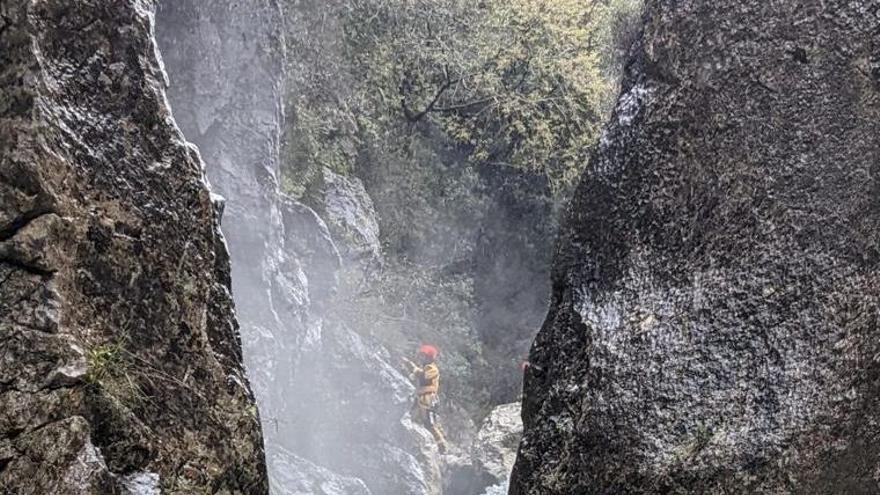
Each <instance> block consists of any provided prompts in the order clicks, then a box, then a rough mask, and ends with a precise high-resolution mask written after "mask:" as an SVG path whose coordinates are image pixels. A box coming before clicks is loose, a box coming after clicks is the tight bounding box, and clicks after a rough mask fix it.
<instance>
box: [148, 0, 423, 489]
mask: <svg viewBox="0 0 880 495" xmlns="http://www.w3.org/2000/svg"><path fill="white" fill-rule="evenodd" d="M157 19H158V21H157V22H158V24H157V36H158V39H159V42H160V46H161V48H162V54H163V58H164V60H165V63H166V66H167V67H168V72H169V75H170V84H171V86H170V89H169V95H170V100H171V103H172V107H173V109H174V115H175V117H176V118H177V120H178V122H179V123H180V125H181V128H182V129H183V132H184V134H185V135H186V137H187V138H188V139H190V140H192V141H193V142H194V143H196V144H197V145H198V147H199V149H200V150H201V152H202V154H203V156H204V158H205V162H206V166H207V169H208V176H209V178H210V180H211V184H212V186H213V187H214V188H215V189H216V190H217V192H218V193H219V194H221V195H222V196H223V197H224V198H225V201H226V206H225V214H224V221H223V230H224V232H225V233H226V234H227V236H228V239H229V245H230V252H231V257H232V267H233V270H232V281H233V282H232V283H233V292H234V295H235V300H236V306H237V308H238V312H239V318H240V321H241V324H242V336H243V341H244V351H245V352H244V355H245V361H246V363H247V365H248V369H249V370H250V374H251V378H252V381H253V383H254V389H255V392H256V394H257V397H258V399H259V404H260V411H261V417H262V419H263V428H264V431H266V432H267V435H266V438H267V442H266V451H267V455H268V458H269V474H270V478H271V480H272V482H273V491H274V492H276V493H279V494H284V493H296V494H300V493H322V492H320V491H317V490H318V487H320V490H323V491H324V492H326V493H327V495H330V494H334V493H353V494H356V493H361V492H363V493H368V492H365V491H364V490H369V491H371V492H372V493H374V494H385V493H395V494H397V493H399V494H414V495H419V494H435V493H437V492H438V490H439V481H438V474H437V473H438V471H439V468H438V467H437V460H436V455H437V454H436V450H433V449H432V448H431V447H429V446H430V445H432V442H431V440H430V436H429V435H428V434H427V432H426V431H424V429H423V428H421V427H419V426H416V425H414V424H412V422H410V421H408V419H407V417H406V416H405V414H406V411H407V410H408V406H409V401H410V398H411V395H412V393H413V390H412V386H411V385H410V384H409V383H408V382H407V381H406V379H405V378H404V377H403V376H402V375H401V374H400V373H399V372H398V371H397V370H396V369H395V368H394V367H392V366H390V365H389V364H388V363H389V361H390V357H389V356H388V354H387V352H386V351H384V350H383V349H382V347H381V346H380V345H378V344H377V343H375V342H373V341H372V340H369V339H365V338H364V337H362V336H360V335H359V334H358V333H357V332H355V331H353V330H351V329H350V328H349V327H347V326H346V325H345V324H343V323H342V322H340V321H338V320H339V318H337V317H336V315H335V312H336V309H334V308H331V307H329V305H328V304H329V302H330V301H331V300H332V297H331V296H332V295H333V294H334V292H335V291H336V287H337V280H338V278H339V272H340V269H341V268H342V269H344V267H343V265H342V262H341V259H340V253H339V251H340V250H337V248H336V244H335V243H334V238H333V237H332V236H331V232H333V234H334V235H336V236H337V238H336V240H343V241H345V243H341V244H340V245H341V246H342V249H341V251H342V254H343V257H344V259H345V260H346V261H347V262H351V263H354V262H358V261H359V260H360V255H356V256H349V254H352V253H354V252H355V251H357V250H358V249H360V248H361V247H363V248H364V249H365V250H366V251H368V252H367V253H366V254H365V255H366V256H367V257H375V256H376V255H378V240H377V237H376V236H377V229H378V227H376V226H375V223H376V222H375V218H373V217H372V206H371V205H370V201H369V197H368V196H366V193H365V192H364V191H363V187H361V186H359V184H357V183H354V182H352V181H349V180H347V179H344V178H342V177H337V178H336V179H335V180H334V181H333V182H332V183H329V184H330V186H328V187H329V189H328V190H327V197H328V198H329V199H328V202H327V204H326V209H327V210H328V212H330V214H328V218H329V219H330V220H331V222H330V225H331V229H328V227H327V225H326V224H325V223H324V221H323V220H322V219H321V218H320V217H319V216H318V215H317V214H316V213H315V211H313V210H311V209H310V208H308V207H306V206H304V205H302V204H301V203H299V202H297V201H296V200H294V199H292V198H290V197H287V196H285V195H283V194H281V193H280V191H279V184H278V175H279V165H278V162H279V156H278V136H279V132H280V131H279V130H280V128H281V122H282V118H283V115H282V113H283V112H282V111H281V108H282V107H281V105H280V102H279V94H280V91H281V88H280V86H281V81H282V79H283V77H282V70H283V66H284V52H283V43H282V41H283V40H282V39H281V38H282V30H281V26H282V13H281V10H280V9H279V6H278V4H277V3H276V2H275V1H273V0H248V1H244V2H242V1H233V0H198V1H197V0H173V1H172V0H169V1H167V2H160V8H159V10H158V12H157ZM331 186H332V187H331ZM349 221H351V222H354V223H353V224H350V223H349ZM349 227H352V228H353V231H354V232H355V234H356V235H355V236H354V237H348V236H347V235H346V236H340V233H343V230H341V229H348V228H349ZM333 229H336V230H333ZM344 232H349V231H348V230H344ZM358 236H361V237H358ZM371 236H372V237H371ZM352 239H355V240H356V241H358V242H360V241H363V244H362V245H359V244H349V241H350V240H352ZM352 246H358V247H354V248H353V247H352ZM294 469H296V470H301V471H300V472H296V473H294V472H291V470H294Z"/></svg>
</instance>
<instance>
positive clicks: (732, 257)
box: [510, 0, 880, 495]
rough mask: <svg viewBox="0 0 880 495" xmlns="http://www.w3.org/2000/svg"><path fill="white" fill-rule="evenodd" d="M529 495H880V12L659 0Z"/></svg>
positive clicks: (626, 97)
mask: <svg viewBox="0 0 880 495" xmlns="http://www.w3.org/2000/svg"><path fill="white" fill-rule="evenodd" d="M645 21H646V24H645V29H644V35H643V38H642V40H641V42H640V45H639V46H638V47H637V48H636V49H635V53H634V56H633V58H632V59H631V60H630V63H629V66H628V68H627V74H626V77H625V81H624V88H623V93H622V95H621V97H620V100H619V102H618V104H617V108H616V111H615V115H614V117H613V120H612V122H611V123H610V125H609V126H608V128H607V131H606V133H605V135H604V137H603V139H602V141H601V145H600V148H599V150H598V151H597V153H596V154H595V156H594V158H593V161H592V164H591V166H590V167H589V170H588V172H587V173H586V175H585V177H584V178H583V182H582V183H581V185H580V188H579V190H578V192H577V194H576V197H575V199H574V201H573V203H572V204H571V206H570V210H569V212H568V217H567V220H566V221H565V229H564V232H563V234H562V238H561V242H560V246H559V252H558V254H557V257H556V261H555V274H554V294H553V301H552V308H551V311H550V314H549V316H548V319H547V321H546V323H545V324H544V327H543V329H542V330H541V333H540V335H539V336H538V338H537V340H536V341H535V343H534V346H533V349H532V353H531V360H532V363H533V366H531V367H530V368H529V371H528V373H527V377H526V388H525V402H524V411H523V417H524V420H525V437H524V439H523V441H522V444H521V448H520V453H519V458H518V461H517V466H516V469H515V473H514V477H513V483H512V487H511V490H510V493H511V494H542V495H547V494H570V493H584V494H586V493H865V494H867V493H877V492H878V490H880V447H878V446H880V443H878V440H880V422H878V420H880V417H878V411H880V357H878V356H880V339H878V330H877V329H878V303H880V291H878V287H880V285H878V282H880V280H878V272H877V266H878V265H877V263H878V261H880V252H878V243H877V238H878V225H880V223H878V222H880V203H878V197H880V196H878V192H880V188H878V183H877V176H878V172H880V169H878V164H880V65H878V61H880V32H878V31H877V26H878V24H880V8H878V5H877V4H876V3H871V2H858V1H856V2H820V1H818V0H817V1H806V2H790V3H778V2H777V3H773V2H758V1H750V2H740V1H733V0H721V1H704V0H691V1H660V0H655V1H651V2H649V5H648V7H647V13H646V15H645Z"/></svg>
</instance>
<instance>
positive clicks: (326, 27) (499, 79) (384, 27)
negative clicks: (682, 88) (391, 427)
mask: <svg viewBox="0 0 880 495" xmlns="http://www.w3.org/2000/svg"><path fill="white" fill-rule="evenodd" d="M290 6H291V7H292V8H290V9H289V12H290V14H289V29H288V39H289V43H290V51H291V52H292V53H291V55H292V56H291V57H290V58H291V60H294V61H295V62H294V63H295V64H296V65H295V66H294V67H290V68H289V70H288V71H287V72H288V74H290V80H289V81H288V83H289V84H288V91H289V95H290V96H289V101H288V109H289V113H290V115H289V117H290V118H289V122H290V125H289V126H288V128H287V133H286V135H285V162H286V164H285V165H286V168H285V175H284V184H285V188H286V190H287V191H288V192H289V193H291V194H293V195H294V196H297V197H299V198H301V199H303V200H304V201H305V202H306V203H309V204H311V205H312V206H315V207H317V208H319V209H320V205H321V199H320V194H321V193H320V191H321V183H322V170H323V169H324V168H327V169H330V170H332V171H334V172H336V173H340V174H343V175H351V176H356V177H358V178H360V179H361V180H363V182H364V183H365V185H366V187H367V190H368V192H369V193H370V195H371V196H372V198H373V200H374V201H375V204H376V210H377V213H378V216H379V222H380V227H381V234H382V242H383V251H384V254H385V257H386V265H385V269H384V270H382V271H381V272H380V273H376V274H374V275H373V277H372V278H370V279H369V280H362V279H357V284H348V286H347V287H345V290H344V291H343V294H342V295H341V297H343V298H344V299H345V301H346V303H347V304H345V305H344V306H345V311H346V312H348V313H350V314H352V316H350V319H352V320H354V318H355V317H354V316H353V315H354V314H358V315H360V316H364V315H370V317H369V318H363V317H361V318H357V320H358V321H361V322H363V321H368V322H370V323H368V324H366V325H367V326H368V327H369V328H362V329H361V330H362V331H365V332H366V333H371V334H373V335H375V336H377V337H378V338H380V339H381V340H383V341H384V342H386V344H388V345H389V347H391V348H392V349H395V350H398V351H400V352H404V350H406V349H409V347H410V345H411V343H412V342H415V341H418V340H432V341H434V342H438V343H439V344H440V345H441V346H443V348H444V350H445V351H446V352H445V366H446V367H447V369H449V370H450V377H449V378H450V380H449V382H448V383H449V385H450V386H449V389H448V391H449V394H450V395H452V396H453V400H454V399H455V396H456V395H458V396H461V397H468V398H469V400H467V401H461V402H462V403H466V404H468V405H469V406H473V407H474V408H476V410H475V411H472V412H478V410H479V409H480V407H481V405H484V404H486V403H487V402H497V401H503V400H510V399H512V398H513V397H514V396H515V395H516V393H517V391H518V382H517V381H516V380H515V379H509V377H512V376H518V369H517V368H516V366H517V363H518V360H519V359H521V358H522V356H524V353H525V350H526V349H527V345H528V341H529V339H530V338H531V336H532V335H533V334H534V332H535V331H536V330H537V325H538V324H539V322H540V319H541V317H542V316H543V311H544V310H545V304H544V303H545V301H544V300H543V298H544V297H546V295H547V294H546V292H547V291H546V289H545V287H544V285H543V284H544V283H546V278H547V277H546V272H547V270H548V267H549V256H548V253H550V252H551V249H550V244H551V242H552V237H553V234H554V232H555V216H556V215H555V211H556V206H557V205H558V204H560V202H561V201H562V200H563V199H564V198H565V197H566V195H567V194H568V192H569V191H570V190H571V187H572V185H573V182H574V180H575V178H576V177H578V176H579V175H580V172H581V170H582V169H583V167H584V166H585V165H586V162H587V154H588V152H589V149H590V147H591V146H592V145H593V143H595V142H596V140H597V138H598V132H599V129H600V126H601V123H602V120H603V118H604V116H605V115H607V113H608V111H609V110H610V108H609V107H610V104H611V102H612V101H613V97H614V93H615V92H616V87H617V79H618V76H619V67H618V65H619V60H620V57H621V55H622V53H623V52H624V51H625V49H626V48H627V46H628V41H629V39H630V37H631V36H632V34H633V31H634V29H635V28H634V26H635V25H636V22H635V20H636V17H637V15H638V8H639V2H637V1H636V0H587V1H584V0H480V1H474V0H448V1H443V2H436V1H433V0H332V1H327V0H301V1H295V0H290ZM493 252H494V253H496V254H504V256H505V257H506V258H509V259H515V260H516V263H515V264H514V265H510V266H494V268H493V267H489V266H488V265H489V264H490V262H491V261H492V259H493V256H492V255H493ZM492 270H494V272H495V273H491V272H492ZM533 279H543V280H537V281H536V280H533ZM498 286H501V287H500V289H499V287H498ZM505 290H506V292H505ZM523 292H530V293H529V294H526V296H522V294H521V293H523ZM538 295H540V297H539V296H538ZM511 299H519V300H520V301H522V302H523V304H520V306H522V307H518V308H511V314H501V315H494V316H486V315H487V314H490V313H491V312H490V311H487V310H486V306H487V305H488V304H490V303H491V304H505V303H507V304H511ZM499 332H500V333H503V334H504V335H498V333H499ZM486 346H490V347H492V349H484V347H486ZM499 375H504V376H505V377H508V378H501V377H499ZM477 376H479V377H483V378H479V379H478V378H476V377H477ZM499 381H500V382H504V383H505V385H504V386H503V387H502V388H503V392H501V393H499V392H497V391H493V390H489V384H490V383H495V382H499Z"/></svg>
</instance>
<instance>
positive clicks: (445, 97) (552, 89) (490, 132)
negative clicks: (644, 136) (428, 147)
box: [344, 0, 638, 191]
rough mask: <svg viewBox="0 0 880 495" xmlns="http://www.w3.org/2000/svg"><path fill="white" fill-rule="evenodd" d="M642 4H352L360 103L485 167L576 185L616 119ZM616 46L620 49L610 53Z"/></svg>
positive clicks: (588, 0)
mask: <svg viewBox="0 0 880 495" xmlns="http://www.w3.org/2000/svg"><path fill="white" fill-rule="evenodd" d="M637 8H638V3H637V2H636V1H635V0H482V1H473V0H450V1H445V2H436V1H433V0H350V1H349V2H347V10H346V14H345V15H346V17H345V21H344V26H345V29H346V33H347V39H348V43H347V44H348V45H349V46H350V47H353V48H352V50H351V51H350V52H349V55H350V56H351V57H352V58H353V60H354V64H353V65H354V67H356V68H359V69H360V73H359V74H358V76H359V77H358V79H359V80H361V81H362V84H361V85H360V87H359V97H358V98H359V99H360V100H361V101H364V102H369V104H368V105H366V106H367V107H369V108H372V109H374V110H376V111H377V112H376V113H374V114H373V115H372V119H373V120H374V122H378V123H379V127H380V128H384V127H385V126H387V125H393V123H394V121H395V120H396V119H400V118H401V117H403V118H405V119H406V120H407V121H409V122H419V121H422V120H427V121H430V123H432V124H434V125H437V126H439V127H440V128H441V129H442V130H443V131H444V132H445V134H446V135H448V136H449V137H451V138H453V139H455V140H456V141H457V142H458V143H459V144H460V145H462V146H463V147H464V148H465V149H466V150H467V152H468V156H469V158H470V160H471V162H473V163H477V164H482V165H495V166H514V167H520V168H525V169H529V170H540V171H543V172H545V173H546V174H547V175H548V177H549V178H550V180H551V182H552V184H553V186H554V190H556V191H564V190H565V189H566V188H567V187H568V186H569V185H571V184H572V183H573V182H574V180H575V178H576V177H578V176H579V175H580V171H581V170H582V167H583V166H584V164H585V162H586V156H585V155H586V152H587V150H588V149H589V148H590V146H591V145H592V144H593V143H594V142H595V140H596V138H597V137H598V133H599V129H600V125H601V123H602V119H603V117H604V115H606V114H607V112H608V111H609V109H610V108H609V106H610V103H611V101H612V100H613V93H614V91H615V88H616V83H617V80H616V79H617V76H616V70H615V69H614V60H613V59H609V57H608V55H607V54H608V53H613V52H614V51H615V50H614V48H615V47H614V45H615V43H618V42H619V41H618V37H619V33H620V30H621V28H622V27H624V28H626V27H627V21H626V20H627V19H631V18H633V17H634V13H635V12H636V11H637ZM609 47H612V49H611V50H609Z"/></svg>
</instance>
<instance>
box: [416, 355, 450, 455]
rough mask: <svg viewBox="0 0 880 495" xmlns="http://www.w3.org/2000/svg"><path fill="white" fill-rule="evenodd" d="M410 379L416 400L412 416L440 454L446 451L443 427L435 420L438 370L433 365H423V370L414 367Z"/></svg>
mask: <svg viewBox="0 0 880 495" xmlns="http://www.w3.org/2000/svg"><path fill="white" fill-rule="evenodd" d="M410 379H411V380H412V381H413V382H414V383H415V384H416V387H417V388H416V400H415V403H414V404H413V416H414V417H415V418H416V420H417V421H419V422H420V423H422V424H423V425H425V427H426V428H428V430H430V431H431V434H432V435H433V436H434V440H435V441H436V442H437V447H438V448H439V449H440V452H445V451H446V438H445V435H444V434H443V427H442V426H440V422H439V421H438V420H437V402H438V400H437V394H438V393H439V392H440V368H438V367H437V365H436V364H435V363H430V364H427V365H425V366H424V367H423V368H418V367H416V368H415V369H414V370H413V372H412V375H410Z"/></svg>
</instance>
